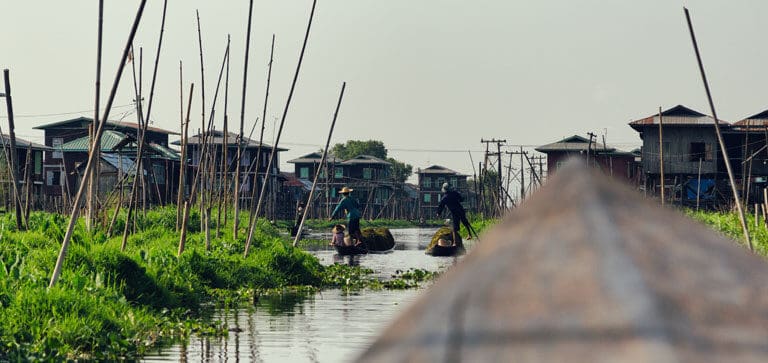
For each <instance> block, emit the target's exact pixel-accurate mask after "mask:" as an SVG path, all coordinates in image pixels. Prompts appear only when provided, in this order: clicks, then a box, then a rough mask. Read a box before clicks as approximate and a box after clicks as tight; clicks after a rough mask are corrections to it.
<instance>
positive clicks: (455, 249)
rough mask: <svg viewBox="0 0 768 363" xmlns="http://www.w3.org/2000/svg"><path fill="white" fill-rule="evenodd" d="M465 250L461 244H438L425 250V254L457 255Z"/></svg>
mask: <svg viewBox="0 0 768 363" xmlns="http://www.w3.org/2000/svg"><path fill="white" fill-rule="evenodd" d="M466 252H467V251H466V250H465V249H464V247H462V246H440V245H435V246H432V248H430V249H428V250H426V251H425V253H426V254H428V255H431V256H436V257H438V256H458V255H463V254H464V253H466Z"/></svg>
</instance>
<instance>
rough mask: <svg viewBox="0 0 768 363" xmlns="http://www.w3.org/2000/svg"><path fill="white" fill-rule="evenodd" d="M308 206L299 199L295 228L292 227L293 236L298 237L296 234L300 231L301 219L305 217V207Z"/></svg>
mask: <svg viewBox="0 0 768 363" xmlns="http://www.w3.org/2000/svg"><path fill="white" fill-rule="evenodd" d="M305 207H306V203H304V202H301V201H299V202H298V203H296V222H295V223H294V224H293V228H291V237H296V234H297V233H299V226H300V225H301V220H302V219H303V218H304V208H305Z"/></svg>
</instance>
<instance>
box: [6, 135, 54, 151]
mask: <svg viewBox="0 0 768 363" xmlns="http://www.w3.org/2000/svg"><path fill="white" fill-rule="evenodd" d="M2 142H4V143H5V146H10V145H11V137H10V136H8V135H6V134H1V135H0V143H2ZM30 145H31V146H32V150H51V148H50V147H48V146H45V145H42V144H38V143H34V142H31V141H27V140H24V139H22V138H20V137H18V136H17V137H16V148H17V149H27V148H29V147H30Z"/></svg>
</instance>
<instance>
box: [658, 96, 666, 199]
mask: <svg viewBox="0 0 768 363" xmlns="http://www.w3.org/2000/svg"><path fill="white" fill-rule="evenodd" d="M659 174H660V175H661V177H660V178H661V205H662V206H664V203H665V202H666V198H665V195H664V193H665V191H664V117H663V116H662V114H661V107H659Z"/></svg>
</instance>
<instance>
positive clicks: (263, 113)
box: [250, 34, 277, 212]
mask: <svg viewBox="0 0 768 363" xmlns="http://www.w3.org/2000/svg"><path fill="white" fill-rule="evenodd" d="M274 56H275V35H274V34H272V47H271V50H270V51H269V67H268V69H267V89H266V91H265V92H264V107H263V108H262V111H261V132H260V134H259V148H258V149H257V151H256V159H255V163H256V176H255V177H254V179H253V180H254V183H253V190H252V192H251V203H250V205H251V209H250V211H251V212H253V211H254V204H253V200H254V199H255V198H256V194H255V193H256V190H257V188H256V185H257V184H256V180H258V179H259V164H260V163H261V151H262V150H263V149H264V129H266V125H267V124H266V120H267V104H268V101H269V87H270V84H271V83H272V63H273V61H274ZM254 126H255V124H254ZM276 148H277V146H275V149H273V150H272V152H273V153H274V152H276ZM264 175H265V179H264V183H266V181H267V179H266V178H267V177H266V175H268V173H265V174H264Z"/></svg>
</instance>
